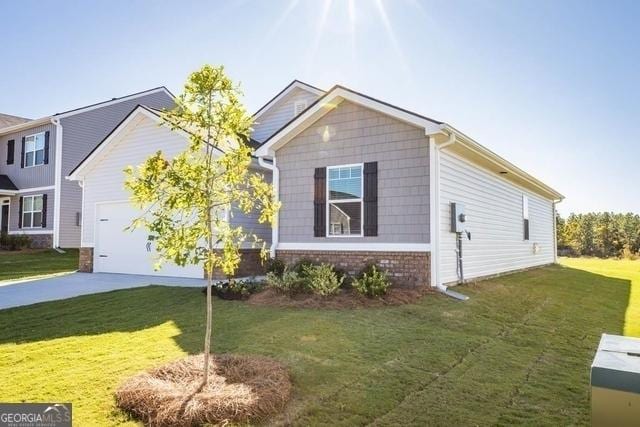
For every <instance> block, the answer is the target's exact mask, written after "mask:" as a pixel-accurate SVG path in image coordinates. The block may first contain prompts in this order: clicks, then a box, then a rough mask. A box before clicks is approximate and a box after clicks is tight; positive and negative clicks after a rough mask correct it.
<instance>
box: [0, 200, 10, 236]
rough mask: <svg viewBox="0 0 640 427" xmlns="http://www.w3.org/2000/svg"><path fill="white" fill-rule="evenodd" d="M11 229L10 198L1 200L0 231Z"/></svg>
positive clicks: (4, 231)
mask: <svg viewBox="0 0 640 427" xmlns="http://www.w3.org/2000/svg"><path fill="white" fill-rule="evenodd" d="M8 231H9V200H7V199H5V200H1V201H0V233H7V232H8Z"/></svg>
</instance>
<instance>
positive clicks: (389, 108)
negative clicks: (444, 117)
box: [255, 85, 564, 200]
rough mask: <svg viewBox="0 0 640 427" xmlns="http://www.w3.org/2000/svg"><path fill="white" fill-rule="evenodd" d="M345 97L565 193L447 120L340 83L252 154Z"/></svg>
mask: <svg viewBox="0 0 640 427" xmlns="http://www.w3.org/2000/svg"><path fill="white" fill-rule="evenodd" d="M345 100H346V101H349V102H353V103H355V104H359V105H362V106H364V107H366V108H371V109H373V110H375V111H378V112H380V113H382V114H386V115H389V116H391V117H394V118H396V119H398V120H400V121H403V122H405V123H409V124H412V125H414V126H417V127H420V128H423V129H424V132H425V136H431V135H446V136H449V138H450V141H451V143H455V144H456V150H458V151H459V152H460V154H461V155H463V156H465V157H468V158H469V159H473V160H474V161H479V162H483V163H486V164H487V165H491V166H492V167H493V169H496V168H499V169H500V171H506V172H508V173H509V174H511V175H509V176H508V177H507V178H506V179H508V180H510V181H515V182H517V183H519V184H520V185H524V186H526V187H527V188H530V189H532V190H533V191H535V192H537V193H540V194H544V195H545V196H546V197H550V198H553V199H554V200H562V199H564V196H563V195H562V194H560V193H559V192H557V191H556V190H554V189H553V188H551V187H549V186H548V185H546V184H544V183H543V182H542V181H540V180H538V179H537V178H535V177H534V176H532V175H530V174H528V173H527V172H525V171H523V170H522V169H520V168H518V167H517V166H515V165H513V164H512V163H510V162H509V161H507V160H505V159H504V158H502V157H500V156H499V155H497V154H496V153H494V152H493V151H491V150H489V149H488V148H486V147H484V146H483V145H481V144H479V143H478V142H476V141H474V140H473V139H472V138H470V137H469V136H467V135H465V134H464V133H462V132H460V131H459V130H457V129H455V128H454V127H452V126H450V125H448V124H447V123H445V122H442V121H439V120H435V119H432V118H429V117H426V116H423V115H421V114H418V113H415V112H413V111H409V110H406V109H404V108H400V107H397V106H395V105H392V104H389V103H387V102H384V101H381V100H379V99H376V98H373V97H371V96H368V95H365V94H362V93H359V92H356V91H354V90H352V89H349V88H346V87H344V86H340V85H336V86H334V87H333V88H331V89H330V90H329V91H328V92H327V93H326V94H325V95H324V96H322V97H320V98H318V99H317V100H316V101H315V102H314V103H312V104H311V105H309V106H308V107H307V108H306V109H305V110H304V111H303V112H302V113H300V114H299V115H298V116H296V117H294V118H293V119H291V120H290V121H289V122H287V123H285V124H284V125H283V126H282V127H281V128H280V129H278V130H277V131H276V132H275V133H274V134H273V135H271V136H270V137H269V138H267V139H266V140H265V141H264V142H263V144H262V145H261V146H260V147H258V149H257V150H256V152H255V155H256V156H257V157H271V156H272V155H273V153H274V152H275V150H277V149H279V148H281V147H282V146H284V145H285V144H287V143H288V142H289V141H291V140H292V139H293V138H294V137H295V136H296V135H298V134H299V133H300V132H302V131H303V130H304V129H306V128H307V127H308V126H310V125H312V124H313V123H315V122H316V121H317V120H319V119H320V118H321V117H322V116H324V115H325V114H327V113H329V112H330V111H332V110H334V109H335V108H337V107H338V105H340V103H342V102H343V101H345Z"/></svg>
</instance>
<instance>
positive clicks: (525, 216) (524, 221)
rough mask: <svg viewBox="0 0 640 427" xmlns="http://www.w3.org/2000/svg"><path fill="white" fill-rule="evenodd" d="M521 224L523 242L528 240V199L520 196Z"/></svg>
mask: <svg viewBox="0 0 640 427" xmlns="http://www.w3.org/2000/svg"><path fill="white" fill-rule="evenodd" d="M522 224H523V227H524V236H523V238H524V240H529V198H528V197H527V196H525V195H524V194H523V195H522Z"/></svg>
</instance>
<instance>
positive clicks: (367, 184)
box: [362, 162, 378, 236]
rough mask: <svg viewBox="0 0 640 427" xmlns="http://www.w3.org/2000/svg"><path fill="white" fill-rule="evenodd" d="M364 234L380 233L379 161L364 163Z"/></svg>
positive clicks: (373, 234) (375, 234) (374, 234)
mask: <svg viewBox="0 0 640 427" xmlns="http://www.w3.org/2000/svg"><path fill="white" fill-rule="evenodd" d="M363 179H364V195H363V196H362V200H363V202H364V235H365V236H377V235H378V162H369V163H365V164H364V171H363Z"/></svg>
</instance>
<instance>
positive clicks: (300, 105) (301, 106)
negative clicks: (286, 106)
mask: <svg viewBox="0 0 640 427" xmlns="http://www.w3.org/2000/svg"><path fill="white" fill-rule="evenodd" d="M306 108H307V101H296V102H295V103H294V104H293V117H296V116H297V115H298V114H300V113H302V112H303V111H304V110H305V109H306Z"/></svg>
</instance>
